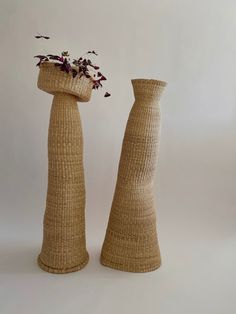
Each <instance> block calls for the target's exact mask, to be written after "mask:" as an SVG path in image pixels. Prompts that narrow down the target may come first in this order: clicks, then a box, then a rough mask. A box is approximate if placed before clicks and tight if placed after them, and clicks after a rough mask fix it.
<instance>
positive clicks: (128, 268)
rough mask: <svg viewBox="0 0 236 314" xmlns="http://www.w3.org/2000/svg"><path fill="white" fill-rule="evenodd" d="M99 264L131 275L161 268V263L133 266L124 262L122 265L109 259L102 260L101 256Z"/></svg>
mask: <svg viewBox="0 0 236 314" xmlns="http://www.w3.org/2000/svg"><path fill="white" fill-rule="evenodd" d="M100 263H101V264H102V265H103V266H106V267H109V268H113V269H116V270H120V271H125V272H131V273H147V272H151V271H154V270H156V269H158V268H159V267H160V266H161V261H159V262H157V263H156V264H151V265H150V264H148V263H147V264H145V265H144V264H137V263H136V264H133V263H132V262H126V261H124V262H123V263H122V262H121V263H118V262H113V261H111V260H109V259H106V258H104V257H103V256H101V257H100Z"/></svg>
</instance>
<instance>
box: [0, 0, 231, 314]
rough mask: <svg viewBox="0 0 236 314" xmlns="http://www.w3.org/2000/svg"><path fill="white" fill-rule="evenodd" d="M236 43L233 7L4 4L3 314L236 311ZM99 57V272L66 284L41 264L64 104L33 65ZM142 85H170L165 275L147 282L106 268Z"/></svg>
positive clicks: (94, 110)
mask: <svg viewBox="0 0 236 314" xmlns="http://www.w3.org/2000/svg"><path fill="white" fill-rule="evenodd" d="M37 32H39V33H42V34H46V35H49V36H51V40H50V41H37V40H36V39H34V35H36V34H37ZM235 34H236V2H235V0H225V1H220V0H204V1H203V0H199V1H194V0H178V1H177V0H165V1H164V0H159V1H157V0H156V1H155V0H136V1H134V0H119V1H114V0H99V1H95V0H94V1H92V0H91V1H85V0H76V1H73V0H68V1H61V0H58V1H46V0H41V1H34V0H21V1H19V0H18V1H17V0H14V1H13V0H0V48H1V49H0V98H1V105H0V212H1V216H0V217H1V219H0V223H1V225H0V312H1V314H15V313H17V314H20V313H22V314H23V313H24V314H28V313H35V314H38V313H40V314H41V313H42V314H44V313H58V314H70V313H76V312H78V313H81V314H94V313H96V314H100V313H101V314H108V313H114V314H116V313H124V314H126V313H135V314H141V313H148V314H149V313H150V314H151V313H161V314H170V313H175V314H185V313H186V314H187V313H191V314H195V313H198V314H199V313H201V314H226V313H235V312H236V303H235V297H234V293H235V289H236V285H235V280H236V272H235V264H236V252H235V248H236V212H235V205H236V197H235V177H236V166H235V157H236V145H235V139H236V127H235V125H236V109H235V103H236V88H235V87H236V86H235V85H236V84H235V76H236V62H235V58H236V41H235ZM88 49H95V50H97V51H98V52H99V55H100V56H99V58H98V63H99V64H100V65H101V66H102V69H103V71H104V74H105V75H106V76H107V77H108V81H107V84H106V87H105V88H104V90H102V91H100V92H95V93H94V95H93V98H92V101H91V102H90V103H85V104H81V105H79V108H80V111H81V116H82V122H83V129H84V138H85V139H84V140H85V169H86V186H87V208H86V213H87V242H88V250H89V253H90V263H89V265H88V266H87V267H86V268H85V269H84V270H83V271H81V272H78V273H74V274H68V275H63V276H56V275H50V274H47V273H44V272H43V271H41V270H40V269H39V268H38V266H37V264H36V257H37V254H38V252H39V250H40V246H41V240H42V219H43V213H44V207H45V195H46V187H47V128H48V122H49V111H50V104H51V101H52V97H51V96H49V95H47V94H45V93H43V92H41V91H39V90H38V89H37V87H36V81H37V74H38V69H37V68H36V67H35V60H34V59H33V56H34V55H35V54H38V53H41V52H48V53H57V52H61V51H62V50H69V51H70V52H71V53H72V54H73V55H74V56H79V55H80V54H82V53H84V52H85V51H87V50H88ZM132 78H156V79H161V80H166V81H167V82H168V86H167V89H166V92H165V93H164V95H163V97H162V102H161V108H162V138H161V150H160V158H159V165H158V172H157V180H156V181H157V186H156V194H157V204H158V209H157V210H158V218H159V219H158V231H159V238H160V245H161V251H162V257H163V266H162V267H161V268H160V269H159V270H158V271H156V272H153V273H150V274H142V275H140V274H129V273H122V272H119V271H115V270H110V269H107V268H105V267H102V266H101V265H100V264H99V260H98V258H99V252H100V248H101V245H102V241H103V237H104V233H105V228H106V224H107V218H108V214H109V210H110V205H111V200H112V196H113V191H114V186H115V181H116V174H117V167H118V161H119V156H120V149H121V143H122V138H123V133H124V128H125V125H126V121H127V117H128V113H129V111H130V109H131V106H132V103H133V94H132V88H131V83H130V79H132ZM106 90H108V91H110V92H111V93H112V97H110V98H107V99H106V98H103V94H104V93H105V91H106Z"/></svg>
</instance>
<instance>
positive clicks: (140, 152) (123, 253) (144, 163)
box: [101, 79, 166, 272]
mask: <svg viewBox="0 0 236 314" xmlns="http://www.w3.org/2000/svg"><path fill="white" fill-rule="evenodd" d="M132 84H133V90H134V96H135V102H134V105H133V107H132V109H131V112H130V115H129V118H128V122H127V126H126V131H125V135H124V139H123V145H122V151H121V157H120V163H119V169H118V176H117V183H116V189H115V193H114V198H113V203H112V208H111V212H110V217H109V222H108V227H107V231H106V236H105V240H104V243H103V247H102V252H101V263H102V264H103V265H105V266H108V267H111V268H115V269H118V270H123V271H130V272H148V271H152V270H154V269H156V268H158V267H159V266H160V264H161V257H160V250H159V245H158V239H157V231H156V214H155V204H154V193H153V181H154V171H155V166H156V161H157V155H158V147H159V129H160V107H159V100H160V97H161V94H162V91H163V89H164V87H165V85H166V83H165V82H162V81H157V80H144V79H136V80H132Z"/></svg>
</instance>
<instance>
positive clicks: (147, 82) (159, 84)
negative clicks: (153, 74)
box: [131, 78, 167, 87]
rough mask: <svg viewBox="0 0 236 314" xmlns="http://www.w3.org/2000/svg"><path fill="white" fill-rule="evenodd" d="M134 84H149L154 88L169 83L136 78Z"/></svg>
mask: <svg viewBox="0 0 236 314" xmlns="http://www.w3.org/2000/svg"><path fill="white" fill-rule="evenodd" d="M131 82H132V84H136V83H138V84H147V85H152V86H163V87H164V86H166V85H167V82H165V81H160V80H155V79H144V78H136V79H132V80H131Z"/></svg>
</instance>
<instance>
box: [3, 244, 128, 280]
mask: <svg viewBox="0 0 236 314" xmlns="http://www.w3.org/2000/svg"><path fill="white" fill-rule="evenodd" d="M39 250H40V247H39V246H35V247H32V246H24V247H20V246H19V245H14V246H13V245H9V246H7V245H5V246H2V247H1V248H0V274H46V275H48V276H82V277H83V276H86V277H87V276H89V277H90V276H96V277H98V278H110V277H112V278H114V279H115V278H122V277H127V276H132V274H131V273H125V272H121V271H117V270H114V269H111V268H108V267H104V266H103V265H101V263H100V253H101V249H100V247H95V246H93V247H90V248H89V255H90V258H89V262H88V265H87V266H86V267H85V268H83V269H82V270H80V271H77V272H72V273H68V274H62V275H60V274H59V275H58V274H52V273H47V272H45V271H43V270H42V269H41V268H39V266H38V264H37V257H38V253H39Z"/></svg>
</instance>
